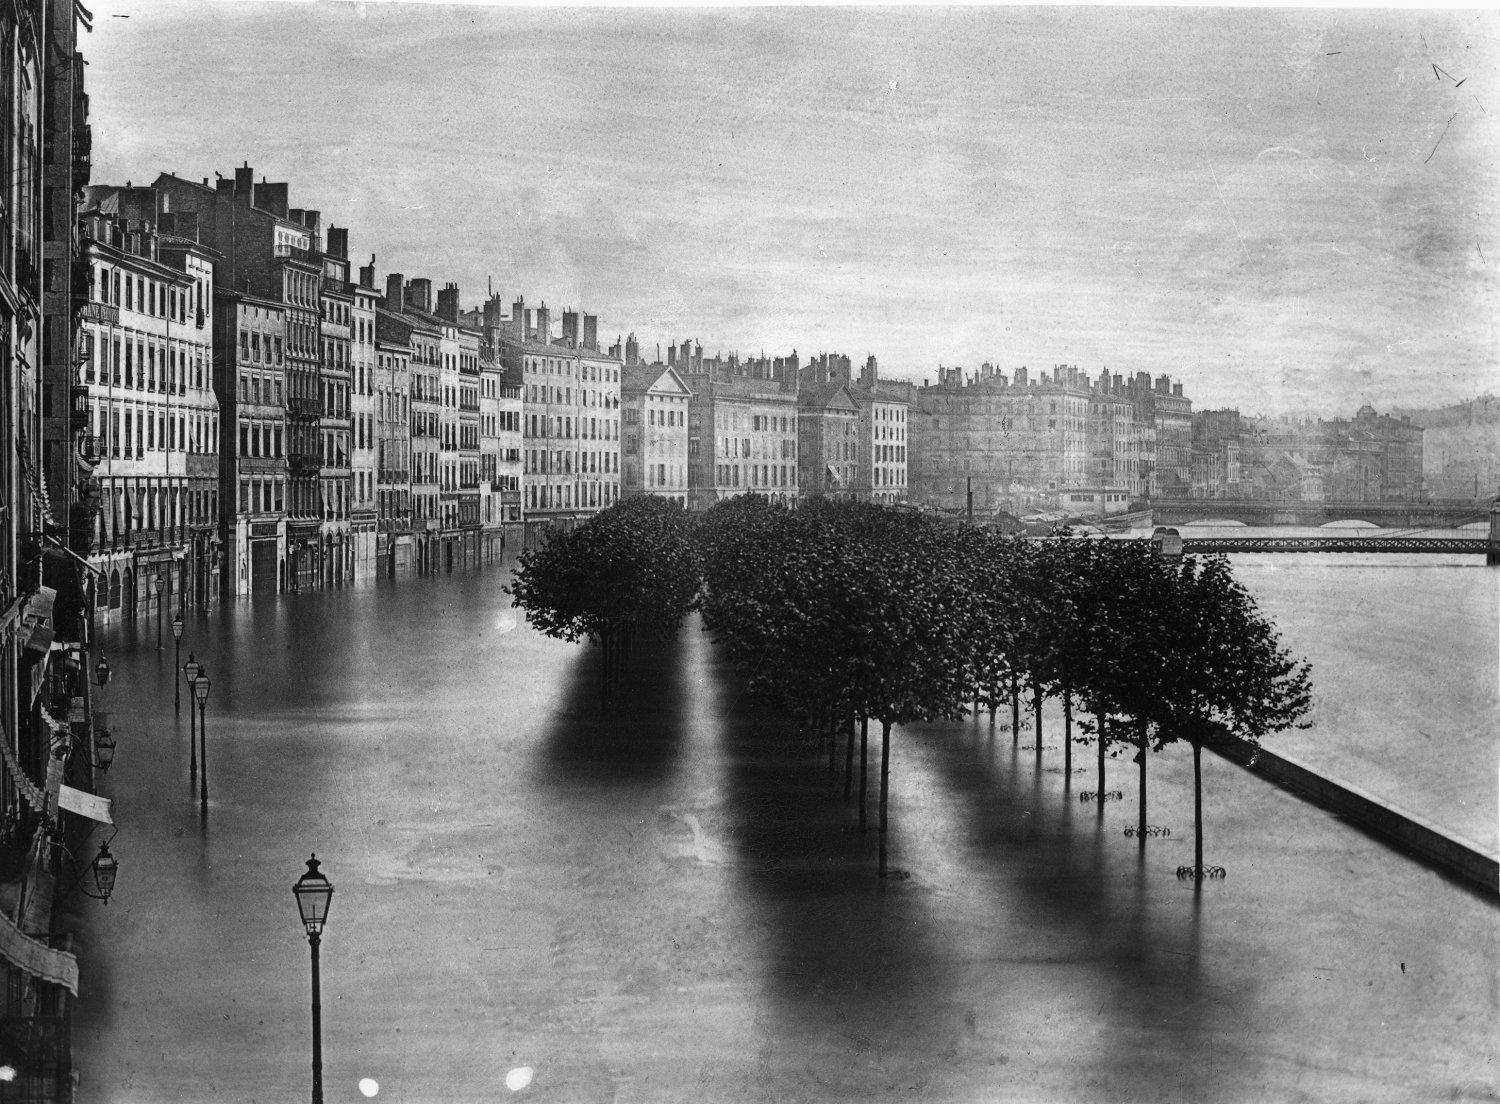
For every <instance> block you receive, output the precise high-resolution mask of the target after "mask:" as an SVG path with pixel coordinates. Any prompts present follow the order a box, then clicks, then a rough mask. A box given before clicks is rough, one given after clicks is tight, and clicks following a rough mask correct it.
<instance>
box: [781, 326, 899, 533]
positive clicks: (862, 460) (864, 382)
mask: <svg viewBox="0 0 1500 1104" xmlns="http://www.w3.org/2000/svg"><path fill="white" fill-rule="evenodd" d="M801 374H802V385H803V386H804V387H806V386H812V387H815V388H821V387H825V386H826V385H828V384H830V383H838V384H843V385H844V386H845V387H846V388H847V390H848V394H849V397H850V398H852V399H853V400H854V402H855V404H856V405H857V406H858V407H859V452H858V459H857V461H856V466H855V474H854V486H853V488H852V490H853V492H854V497H856V498H858V499H860V500H862V501H865V502H881V503H886V504H888V505H889V504H891V503H895V502H903V501H905V499H906V494H907V447H908V446H907V428H908V424H909V418H908V411H909V409H910V405H911V397H910V396H911V388H910V385H909V384H900V383H891V382H889V381H884V380H881V379H880V378H879V374H878V366H877V363H876V360H875V358H874V357H873V356H871V357H868V358H866V360H865V363H864V367H863V368H862V369H861V370H860V374H859V378H858V379H857V380H856V379H855V378H854V377H853V373H852V365H851V362H850V360H849V358H848V357H847V356H844V355H842V354H839V353H825V354H823V355H822V356H819V357H816V358H814V359H813V360H811V361H809V362H808V364H807V367H806V368H803V369H802V370H801Z"/></svg>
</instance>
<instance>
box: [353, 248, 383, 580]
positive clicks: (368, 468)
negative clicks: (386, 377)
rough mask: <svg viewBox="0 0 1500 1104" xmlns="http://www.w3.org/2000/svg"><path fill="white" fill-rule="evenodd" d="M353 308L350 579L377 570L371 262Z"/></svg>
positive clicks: (376, 298)
mask: <svg viewBox="0 0 1500 1104" xmlns="http://www.w3.org/2000/svg"><path fill="white" fill-rule="evenodd" d="M351 290H352V291H353V293H354V309H353V314H352V316H351V318H350V326H349V426H350V433H349V438H350V439H349V468H350V474H349V494H350V501H349V540H350V543H351V545H352V546H353V557H354V578H355V579H367V578H370V577H371V576H373V575H374V574H375V572H376V570H377V569H378V566H379V565H378V560H377V558H376V554H377V553H376V546H377V544H378V532H377V531H378V527H379V515H378V513H377V510H376V484H377V481H378V480H377V471H376V439H375V414H376V402H375V366H376V352H375V311H376V309H377V308H378V307H379V305H380V304H381V303H382V302H384V300H385V297H384V296H383V295H382V294H381V293H380V292H379V291H377V290H375V270H374V265H373V263H372V264H371V265H369V266H367V268H362V269H360V280H359V283H357V284H355V285H354V286H353V288H352V289H351Z"/></svg>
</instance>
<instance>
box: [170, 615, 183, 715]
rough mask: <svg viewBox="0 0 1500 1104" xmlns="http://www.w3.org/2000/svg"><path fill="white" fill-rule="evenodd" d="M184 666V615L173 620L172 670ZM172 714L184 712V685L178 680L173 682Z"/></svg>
mask: <svg viewBox="0 0 1500 1104" xmlns="http://www.w3.org/2000/svg"><path fill="white" fill-rule="evenodd" d="M181 666H182V613H181V611H179V612H178V614H177V616H176V617H174V618H172V669H173V670H177V669H179V668H181ZM172 712H174V713H181V712H182V684H181V683H180V682H178V681H177V680H176V679H173V680H172Z"/></svg>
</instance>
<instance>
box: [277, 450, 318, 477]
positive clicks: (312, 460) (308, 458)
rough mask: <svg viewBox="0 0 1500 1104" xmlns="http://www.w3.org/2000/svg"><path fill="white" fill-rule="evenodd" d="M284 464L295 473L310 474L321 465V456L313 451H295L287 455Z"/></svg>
mask: <svg viewBox="0 0 1500 1104" xmlns="http://www.w3.org/2000/svg"><path fill="white" fill-rule="evenodd" d="M286 466H287V467H288V468H289V469H291V471H292V472H293V473H294V474H297V475H311V474H315V473H316V472H318V471H320V470H321V469H322V467H323V457H322V456H320V455H317V454H315V453H295V454H293V455H292V456H289V457H287V462H286Z"/></svg>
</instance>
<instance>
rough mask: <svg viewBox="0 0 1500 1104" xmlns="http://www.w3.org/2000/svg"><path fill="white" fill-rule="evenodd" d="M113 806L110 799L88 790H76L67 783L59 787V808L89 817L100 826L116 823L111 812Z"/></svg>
mask: <svg viewBox="0 0 1500 1104" xmlns="http://www.w3.org/2000/svg"><path fill="white" fill-rule="evenodd" d="M113 805H114V802H113V800H112V799H110V798H108V797H100V796H99V795H98V794H92V793H89V792H88V791H87V790H78V789H74V788H73V787H72V786H69V785H67V784H66V783H64V784H62V785H60V786H58V787H57V806H58V808H60V809H66V810H67V811H68V812H70V813H77V814H78V815H79V816H82V817H88V818H89V819H90V820H97V821H98V822H99V823H100V824H113V823H114V822H115V820H114V816H113V815H112V811H111V810H112V807H113Z"/></svg>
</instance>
